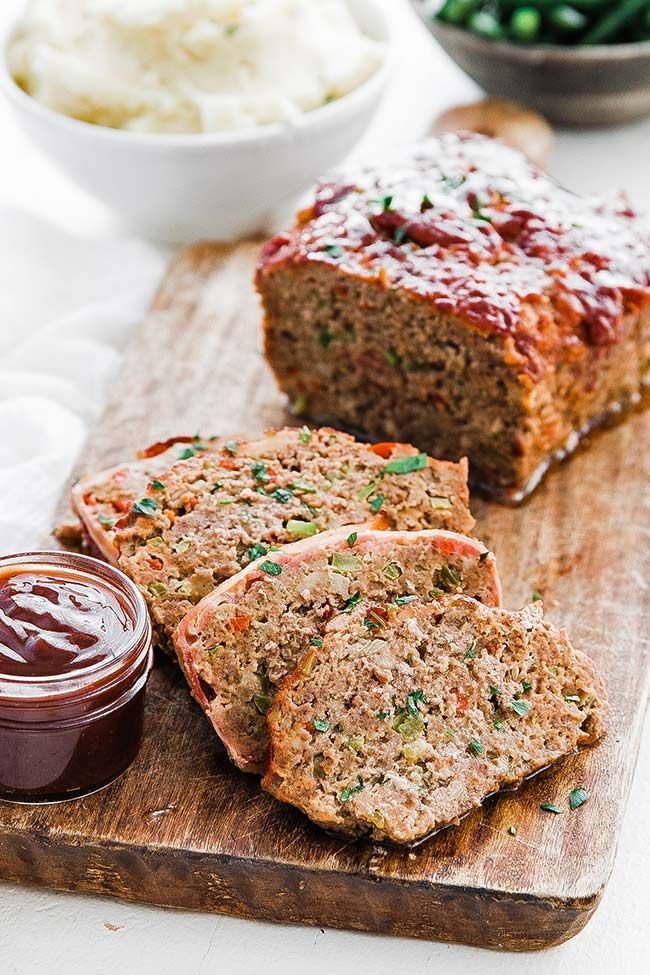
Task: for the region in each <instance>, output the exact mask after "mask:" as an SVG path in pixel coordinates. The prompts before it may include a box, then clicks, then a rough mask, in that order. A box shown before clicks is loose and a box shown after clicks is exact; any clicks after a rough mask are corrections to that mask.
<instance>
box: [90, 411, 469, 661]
mask: <svg viewBox="0 0 650 975" xmlns="http://www.w3.org/2000/svg"><path fill="white" fill-rule="evenodd" d="M172 449H173V450H174V451H175V453H176V458H175V462H173V463H172V465H171V466H169V464H167V470H164V469H163V468H162V467H161V466H159V467H158V468H157V471H156V475H155V477H154V478H153V479H152V480H150V481H149V482H148V483H147V485H146V489H145V487H144V486H142V484H141V480H140V479H141V476H142V467H141V466H139V467H138V469H137V472H136V475H135V476H134V477H129V476H128V473H127V476H126V477H125V478H124V479H123V480H119V479H118V482H117V486H115V484H114V481H115V473H114V470H113V471H109V472H107V474H106V475H99V476H98V477H96V478H94V479H93V481H94V487H93V488H92V490H91V491H90V493H89V492H88V491H86V490H85V488H84V486H83V485H82V487H81V488H80V489H79V490H78V492H77V493H76V495H75V497H74V498H73V503H74V504H75V506H76V509H77V512H78V513H79V515H80V516H81V517H82V519H84V521H85V523H86V525H87V530H88V533H89V534H91V535H92V537H94V538H96V539H97V538H98V536H99V537H100V538H101V535H100V533H101V532H105V533H106V534H107V536H108V542H107V545H108V546H109V547H110V552H109V554H111V553H112V554H113V558H114V560H115V562H116V564H117V565H118V566H119V567H120V569H122V570H123V571H124V572H125V573H126V574H127V575H128V576H129V577H130V578H131V579H133V581H134V582H135V583H136V584H137V585H138V587H139V588H140V590H141V591H142V593H143V595H144V596H145V599H146V600H147V602H148V605H149V608H150V610H151V613H152V616H153V620H154V623H155V625H156V630H157V636H158V639H159V642H160V644H161V645H162V646H163V647H164V646H165V642H166V641H168V640H169V639H170V637H171V634H172V631H173V629H174V627H175V626H176V625H177V623H179V622H180V620H181V619H182V617H183V616H184V615H185V613H186V612H187V611H188V610H189V609H190V608H191V607H192V606H193V605H195V604H196V603H198V602H199V600H200V599H202V598H203V596H205V595H207V593H209V592H211V591H212V590H213V589H214V588H215V586H217V585H218V584H219V583H220V582H222V581H223V580H224V579H227V578H229V577H230V576H232V575H234V574H235V573H236V572H239V570H240V569H241V568H242V567H243V566H246V565H247V564H248V563H249V562H251V561H254V560H255V559H257V558H258V557H259V556H261V555H264V554H266V552H267V550H268V549H269V548H271V547H273V546H277V545H282V544H284V543H286V542H291V541H294V540H296V539H300V538H305V537H309V536H313V535H316V534H317V533H318V532H321V531H323V530H324V529H329V528H337V527H339V526H340V525H345V524H349V523H352V522H354V523H357V522H366V521H368V520H372V521H374V522H375V523H376V524H378V525H380V526H381V527H385V528H400V529H412V528H414V529H420V528H450V529H453V530H458V531H468V530H470V529H471V527H472V525H473V524H474V520H473V518H472V516H471V514H470V513H469V509H468V507H467V505H468V493H467V467H466V464H465V463H464V462H463V463H460V464H450V463H446V462H444V461H442V462H437V461H434V460H431V459H430V458H429V457H427V456H426V454H421V453H418V452H417V451H416V450H415V449H414V448H413V447H410V446H408V445H404V444H395V443H392V444H387V443H384V444H376V445H374V446H369V445H367V444H363V443H359V442H358V441H356V440H355V439H354V438H353V437H350V436H348V435H347V434H344V433H339V432H337V431H336V430H330V429H319V430H313V431H311V430H309V429H307V428H306V427H304V428H303V429H289V428H287V429H284V430H279V431H276V432H272V433H268V434H266V435H265V436H263V437H260V438H259V439H257V440H244V439H240V440H238V441H234V440H232V441H228V440H226V441H205V442H203V441H196V440H195V441H192V442H191V443H190V444H186V445H182V444H181V445H180V446H178V447H175V448H172ZM179 454H180V457H179ZM147 462H150V461H147ZM140 463H142V462H140ZM123 470H124V469H122V471H123ZM126 470H127V472H128V467H127V468H126ZM120 476H121V475H120ZM125 484H126V485H127V486H128V485H131V486H133V484H135V485H136V486H138V487H139V488H140V489H141V491H142V493H141V494H138V495H136V496H134V497H133V496H131V498H130V499H129V497H128V493H125V492H126V490H127V489H126V488H125ZM102 485H103V486H102ZM98 501H99V502H101V503H98ZM125 505H126V506H127V511H126V513H124V507H125ZM111 508H115V509H116V510H114V511H113V514H112V515H111V513H110V512H111ZM119 514H121V517H120V519H119V520H118V521H117V522H113V516H115V515H119ZM97 544H98V546H99V543H97Z"/></svg>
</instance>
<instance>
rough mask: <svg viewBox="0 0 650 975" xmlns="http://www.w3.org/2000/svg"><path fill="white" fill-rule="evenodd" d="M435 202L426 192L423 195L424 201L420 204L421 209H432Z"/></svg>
mask: <svg viewBox="0 0 650 975" xmlns="http://www.w3.org/2000/svg"><path fill="white" fill-rule="evenodd" d="M432 206H433V203H432V202H431V200H430V199H429V196H428V195H427V194H426V193H425V194H424V196H423V197H422V203H421V204H420V210H430V209H431V207H432Z"/></svg>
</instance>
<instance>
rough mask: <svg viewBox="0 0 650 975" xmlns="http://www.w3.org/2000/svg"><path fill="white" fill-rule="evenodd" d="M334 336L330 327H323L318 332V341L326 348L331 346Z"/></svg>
mask: <svg viewBox="0 0 650 975" xmlns="http://www.w3.org/2000/svg"><path fill="white" fill-rule="evenodd" d="M333 338H334V336H333V335H332V333H331V332H330V330H329V329H328V328H321V330H320V332H319V333H318V341H319V342H320V344H321V345H322V346H323V348H324V349H327V348H328V347H329V344H330V342H331V341H332V339H333Z"/></svg>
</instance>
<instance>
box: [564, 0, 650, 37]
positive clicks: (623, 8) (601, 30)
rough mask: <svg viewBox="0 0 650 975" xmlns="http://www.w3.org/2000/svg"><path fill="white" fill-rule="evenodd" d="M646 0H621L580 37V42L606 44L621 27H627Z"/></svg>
mask: <svg viewBox="0 0 650 975" xmlns="http://www.w3.org/2000/svg"><path fill="white" fill-rule="evenodd" d="M647 2H648V0H622V2H621V3H618V4H617V5H616V6H615V7H614V9H613V10H610V11H609V12H608V13H606V14H605V16H604V17H602V18H600V19H599V20H597V21H596V23H595V24H594V25H593V26H592V27H591V29H590V30H588V31H587V33H586V34H585V36H584V37H583V38H582V39H581V41H580V43H581V44H606V43H607V42H608V41H611V40H613V39H614V38H615V36H616V35H617V34H618V32H619V31H620V30H622V28H623V27H627V25H628V24H629V23H630V21H631V20H633V19H634V17H636V15H637V14H638V13H639V11H640V10H642V9H643V7H645V6H646V4H647Z"/></svg>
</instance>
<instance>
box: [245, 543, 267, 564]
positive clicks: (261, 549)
mask: <svg viewBox="0 0 650 975" xmlns="http://www.w3.org/2000/svg"><path fill="white" fill-rule="evenodd" d="M267 552H268V548H267V547H266V545H262V543H261V542H255V544H254V545H251V547H250V548H249V550H248V557H249V559H250V560H251V562H254V561H255V559H261V558H262V556H263V555H266V554H267Z"/></svg>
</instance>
